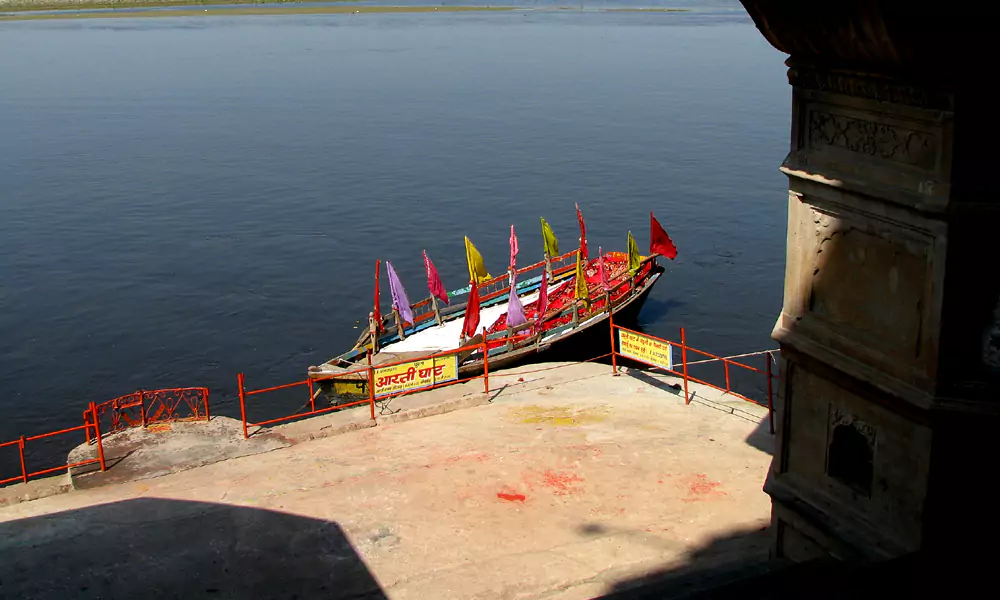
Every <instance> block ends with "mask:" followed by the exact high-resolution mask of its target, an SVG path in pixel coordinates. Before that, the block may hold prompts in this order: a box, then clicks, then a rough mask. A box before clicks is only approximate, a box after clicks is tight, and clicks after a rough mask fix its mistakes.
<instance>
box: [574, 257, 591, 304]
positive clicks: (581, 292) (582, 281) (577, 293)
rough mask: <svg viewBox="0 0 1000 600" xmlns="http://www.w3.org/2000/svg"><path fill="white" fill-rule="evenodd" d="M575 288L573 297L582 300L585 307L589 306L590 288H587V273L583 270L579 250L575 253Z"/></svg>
mask: <svg viewBox="0 0 1000 600" xmlns="http://www.w3.org/2000/svg"><path fill="white" fill-rule="evenodd" d="M575 285H576V290H574V292H573V297H574V298H576V299H577V300H580V301H581V302H583V306H584V307H585V308H588V309H589V308H590V289H589V288H587V273H586V272H585V271H584V266H583V257H582V256H581V253H580V252H577V254H576V281H575Z"/></svg>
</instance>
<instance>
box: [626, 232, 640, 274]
mask: <svg viewBox="0 0 1000 600" xmlns="http://www.w3.org/2000/svg"><path fill="white" fill-rule="evenodd" d="M641 262H642V257H640V256H639V246H638V245H637V244H636V243H635V238H634V237H632V232H631V231H630V232H628V271H629V273H631V274H633V275H635V274H636V273H637V272H638V271H639V263H641Z"/></svg>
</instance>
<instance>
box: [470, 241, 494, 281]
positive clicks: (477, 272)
mask: <svg viewBox="0 0 1000 600" xmlns="http://www.w3.org/2000/svg"><path fill="white" fill-rule="evenodd" d="M465 259H466V260H467V261H468V263H469V281H470V282H472V283H482V282H484V281H486V280H487V279H489V278H490V274H489V273H487V272H486V264H485V263H483V255H482V254H480V253H479V250H476V247H475V246H473V245H472V241H471V240H469V237H468V236H466V237H465Z"/></svg>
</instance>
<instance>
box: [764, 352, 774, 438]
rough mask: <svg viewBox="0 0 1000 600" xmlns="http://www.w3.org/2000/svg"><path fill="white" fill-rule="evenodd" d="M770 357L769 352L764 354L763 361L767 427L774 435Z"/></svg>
mask: <svg viewBox="0 0 1000 600" xmlns="http://www.w3.org/2000/svg"><path fill="white" fill-rule="evenodd" d="M772 358H773V357H772V356H771V353H770V352H767V353H765V354H764V359H765V360H767V420H768V426H769V428H770V430H771V435H774V400H773V396H772V393H773V392H772V391H771V378H772V375H771V360H772Z"/></svg>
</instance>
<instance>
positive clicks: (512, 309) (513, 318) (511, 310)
mask: <svg viewBox="0 0 1000 600" xmlns="http://www.w3.org/2000/svg"><path fill="white" fill-rule="evenodd" d="M511 231H513V229H512V230H511ZM516 279H517V273H512V274H511V280H510V299H509V300H507V327H517V326H518V325H524V324H525V323H527V322H528V318H527V317H525V316H524V306H522V305H521V299H520V298H518V297H517V285H516Z"/></svg>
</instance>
